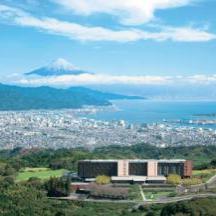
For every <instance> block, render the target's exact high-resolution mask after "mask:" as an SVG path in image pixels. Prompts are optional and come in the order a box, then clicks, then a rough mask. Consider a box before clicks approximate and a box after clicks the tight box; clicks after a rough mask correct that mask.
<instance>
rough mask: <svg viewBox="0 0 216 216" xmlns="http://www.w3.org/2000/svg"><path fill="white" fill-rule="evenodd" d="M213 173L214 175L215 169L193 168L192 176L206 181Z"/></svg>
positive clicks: (215, 173)
mask: <svg viewBox="0 0 216 216" xmlns="http://www.w3.org/2000/svg"><path fill="white" fill-rule="evenodd" d="M214 175H216V169H205V170H193V176H194V177H198V178H201V179H202V181H203V182H206V181H208V180H209V179H210V178H211V177H212V176H214Z"/></svg>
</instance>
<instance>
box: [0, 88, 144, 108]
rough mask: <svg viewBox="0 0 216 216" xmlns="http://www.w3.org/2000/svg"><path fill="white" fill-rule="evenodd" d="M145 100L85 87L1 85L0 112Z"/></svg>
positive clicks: (105, 104) (104, 104)
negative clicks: (59, 87) (57, 87)
mask: <svg viewBox="0 0 216 216" xmlns="http://www.w3.org/2000/svg"><path fill="white" fill-rule="evenodd" d="M116 99H144V98H142V97H136V96H125V95H119V94H113V93H104V92H100V91H96V90H92V89H89V88H84V87H71V88H69V89H56V88H51V87H46V86H43V87H19V86H10V85H4V84H0V110H2V111H3V110H4V111H6V110H7V111H9V110H31V109H67V108H68V109H69V108H81V107H82V106H84V105H94V106H107V105H111V102H110V101H109V100H116Z"/></svg>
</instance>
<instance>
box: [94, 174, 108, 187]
mask: <svg viewBox="0 0 216 216" xmlns="http://www.w3.org/2000/svg"><path fill="white" fill-rule="evenodd" d="M110 181H111V179H110V177H109V176H105V175H101V176H97V177H96V183H97V184H100V185H105V184H109V183H110Z"/></svg>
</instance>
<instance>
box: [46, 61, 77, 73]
mask: <svg viewBox="0 0 216 216" xmlns="http://www.w3.org/2000/svg"><path fill="white" fill-rule="evenodd" d="M48 68H50V69H54V70H78V68H76V67H75V66H74V65H73V64H71V63H70V62H69V61H67V60H65V59H63V58H58V59H56V60H55V61H53V62H51V64H50V65H48Z"/></svg>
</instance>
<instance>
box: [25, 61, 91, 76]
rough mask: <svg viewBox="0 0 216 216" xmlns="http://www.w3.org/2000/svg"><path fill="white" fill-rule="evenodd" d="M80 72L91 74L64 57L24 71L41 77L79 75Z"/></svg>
mask: <svg viewBox="0 0 216 216" xmlns="http://www.w3.org/2000/svg"><path fill="white" fill-rule="evenodd" d="M81 74H93V73H90V72H87V71H84V70H80V69H78V68H76V67H75V66H73V65H72V64H71V63H70V62H68V61H66V60H65V59H62V58H59V59H57V60H55V61H53V62H52V63H51V64H49V65H48V66H45V67H41V68H39V69H36V70H33V71H31V72H28V73H25V75H27V76H30V75H37V76H42V77H48V76H63V75H74V76H76V75H81Z"/></svg>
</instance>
